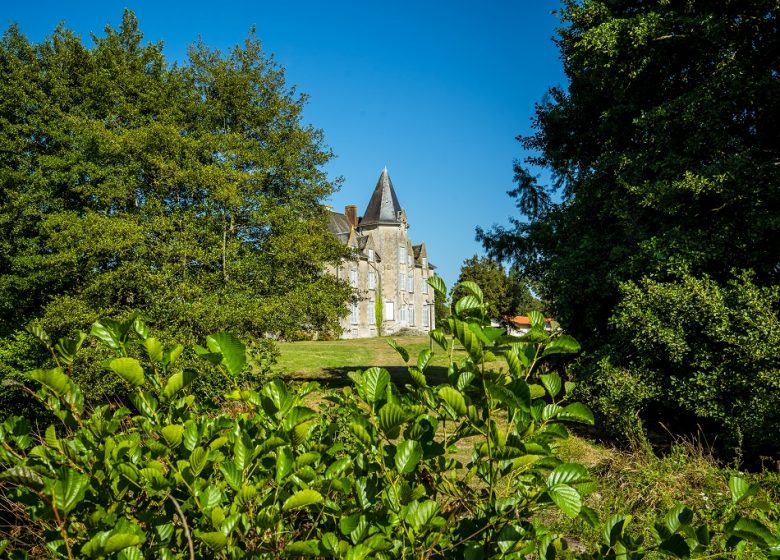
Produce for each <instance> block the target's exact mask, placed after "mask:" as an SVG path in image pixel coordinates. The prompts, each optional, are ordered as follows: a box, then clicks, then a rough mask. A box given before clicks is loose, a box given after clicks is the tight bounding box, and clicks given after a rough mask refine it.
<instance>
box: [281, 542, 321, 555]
mask: <svg viewBox="0 0 780 560" xmlns="http://www.w3.org/2000/svg"><path fill="white" fill-rule="evenodd" d="M282 554H284V555H285V556H320V555H321V554H322V553H321V551H320V542H319V541H318V540H316V539H310V540H308V541H293V542H290V543H287V545H286V546H285V547H284V550H283V551H282Z"/></svg>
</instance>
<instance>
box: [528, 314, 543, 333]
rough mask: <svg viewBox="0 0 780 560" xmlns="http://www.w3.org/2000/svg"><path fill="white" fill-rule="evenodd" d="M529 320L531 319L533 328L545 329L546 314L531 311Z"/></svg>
mask: <svg viewBox="0 0 780 560" xmlns="http://www.w3.org/2000/svg"><path fill="white" fill-rule="evenodd" d="M528 320H529V321H531V328H532V329H544V315H542V314H541V313H539V312H538V311H536V310H534V311H529V312H528Z"/></svg>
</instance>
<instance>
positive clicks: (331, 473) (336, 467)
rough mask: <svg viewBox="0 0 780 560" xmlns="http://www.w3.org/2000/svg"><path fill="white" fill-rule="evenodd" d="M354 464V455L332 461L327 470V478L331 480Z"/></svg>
mask: <svg viewBox="0 0 780 560" xmlns="http://www.w3.org/2000/svg"><path fill="white" fill-rule="evenodd" d="M351 464H352V457H342V458H341V459H338V460H337V461H335V462H333V463H331V464H330V465H329V466H328V468H327V470H326V471H325V478H326V479H328V480H330V479H332V478H337V477H339V476H341V475H342V474H344V471H346V470H347V468H348V467H349V466H350V465H351Z"/></svg>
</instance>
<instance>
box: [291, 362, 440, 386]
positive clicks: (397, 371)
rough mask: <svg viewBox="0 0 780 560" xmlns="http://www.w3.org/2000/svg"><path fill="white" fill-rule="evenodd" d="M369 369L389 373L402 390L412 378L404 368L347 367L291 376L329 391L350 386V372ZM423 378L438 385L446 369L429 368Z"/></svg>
mask: <svg viewBox="0 0 780 560" xmlns="http://www.w3.org/2000/svg"><path fill="white" fill-rule="evenodd" d="M370 367H380V368H383V369H386V370H387V371H388V373H390V378H391V379H392V380H393V383H395V384H396V386H398V388H399V389H400V388H403V386H404V385H406V384H407V383H412V378H411V377H410V376H409V372H408V371H407V369H406V366H373V365H372V366H348V367H332V368H324V369H323V370H322V374H319V375H317V374H314V375H311V376H298V375H295V376H292V378H291V379H292V380H295V381H316V382H318V383H319V384H320V385H322V386H323V387H325V388H329V389H338V388H340V387H344V386H346V385H351V384H352V381H351V380H350V378H349V377H347V374H348V373H349V372H350V371H357V370H364V371H365V370H367V369H368V368H370ZM425 378H426V379H427V380H428V384H429V385H438V384H439V383H443V382H444V381H446V380H447V368H446V367H444V366H429V367H428V369H426V371H425Z"/></svg>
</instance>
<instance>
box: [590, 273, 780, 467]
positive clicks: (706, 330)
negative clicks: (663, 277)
mask: <svg viewBox="0 0 780 560" xmlns="http://www.w3.org/2000/svg"><path fill="white" fill-rule="evenodd" d="M622 291H623V300H622V303H621V305H620V306H619V308H618V311H617V313H616V315H615V317H614V319H613V324H614V326H615V328H616V331H617V335H618V337H619V339H620V340H621V341H623V342H624V343H625V345H624V346H623V353H624V354H625V356H626V358H627V359H626V360H625V361H626V362H627V363H626V364H625V367H627V368H628V369H629V370H630V371H631V377H632V379H634V381H635V383H634V384H632V385H631V386H632V387H636V388H637V391H634V393H638V395H637V398H635V399H632V402H631V403H630V404H631V405H632V406H631V410H638V409H639V408H641V407H648V406H656V407H658V406H660V407H663V408H664V409H666V410H676V411H682V412H683V413H684V414H687V415H689V416H691V417H693V418H696V419H704V420H710V421H711V423H714V424H716V425H718V426H720V429H719V435H720V436H721V439H722V440H724V441H726V442H728V444H730V446H731V447H732V448H737V447H739V446H740V445H744V448H745V449H746V451H748V452H749V453H750V454H752V455H753V456H755V455H757V454H759V453H763V454H768V455H775V456H777V455H778V454H780V446H779V444H778V439H777V436H776V434H777V432H778V430H780V363H778V359H777V357H778V356H779V355H780V318H779V317H778V311H777V310H778V308H780V288H778V287H774V288H762V287H759V286H757V285H755V284H754V283H753V282H752V280H751V276H750V274H748V273H741V274H740V275H737V276H735V277H734V278H733V279H732V280H731V281H730V282H729V283H728V284H727V285H725V286H724V285H721V284H718V283H717V282H715V281H714V280H712V279H711V278H709V277H707V276H701V277H695V276H692V275H690V274H688V273H683V274H681V276H680V278H679V279H678V280H674V281H669V282H657V281H654V280H649V279H645V280H643V281H642V282H640V283H633V282H629V283H627V284H625V285H624V286H623V289H622ZM616 387H617V386H616ZM619 387H622V385H621V386H619ZM601 396H602V397H604V401H605V403H606V402H607V401H610V400H611V401H612V402H613V403H614V404H616V405H617V406H619V407H623V409H624V410H626V408H625V405H626V400H625V399H626V395H624V394H623V391H622V390H620V389H619V388H618V390H617V391H615V394H614V398H613V399H610V398H609V397H610V396H609V395H608V394H606V393H605V391H601ZM711 435H715V434H711ZM713 439H714V438H713Z"/></svg>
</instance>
